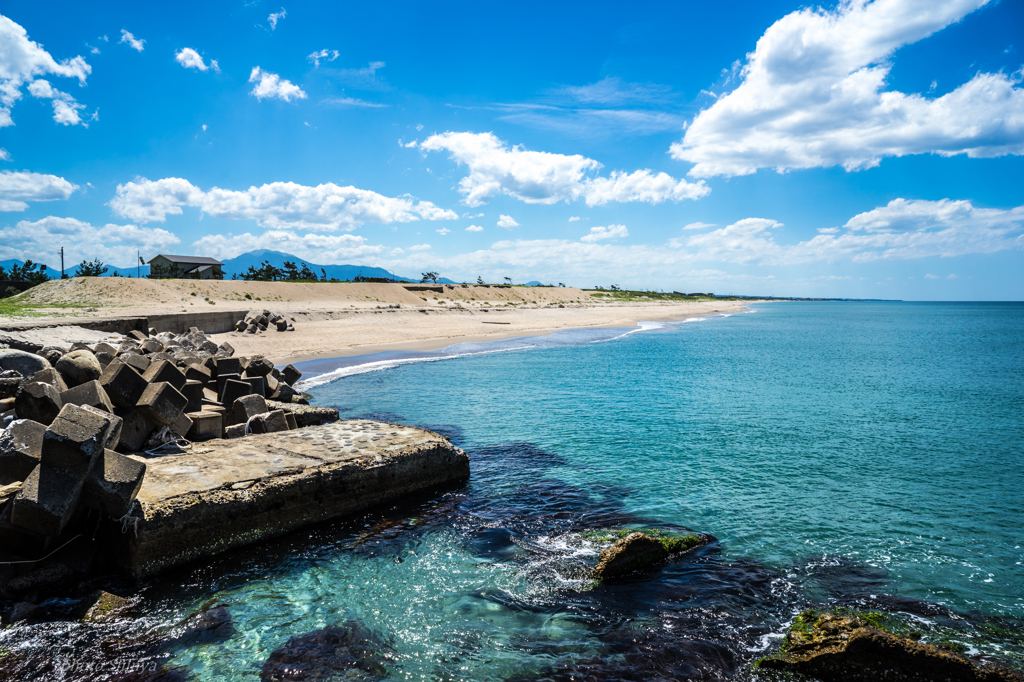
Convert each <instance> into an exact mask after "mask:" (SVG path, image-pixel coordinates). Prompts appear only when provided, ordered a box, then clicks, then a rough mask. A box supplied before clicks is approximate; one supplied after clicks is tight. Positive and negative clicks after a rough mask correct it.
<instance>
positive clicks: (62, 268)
mask: <svg viewBox="0 0 1024 682" xmlns="http://www.w3.org/2000/svg"><path fill="white" fill-rule="evenodd" d="M60 278H61V279H67V278H68V276H67V275H65V274H64V247H63V246H62V247H60Z"/></svg>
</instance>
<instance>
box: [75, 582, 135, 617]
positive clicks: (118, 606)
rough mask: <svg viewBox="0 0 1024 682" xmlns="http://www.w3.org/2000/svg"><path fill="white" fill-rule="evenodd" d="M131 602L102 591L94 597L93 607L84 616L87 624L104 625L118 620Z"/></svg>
mask: <svg viewBox="0 0 1024 682" xmlns="http://www.w3.org/2000/svg"><path fill="white" fill-rule="evenodd" d="M129 605H130V602H129V601H128V600H127V599H125V598H124V597H119V596H117V595H116V594H111V593H110V592H104V591H103V590H100V591H98V592H96V593H95V594H94V595H93V596H92V605H91V606H90V607H89V610H88V611H86V612H85V615H84V616H82V620H83V621H85V622H87V623H102V622H104V621H108V620H113V619H115V618H117V616H118V614H119V613H120V612H121V611H124V610H125V609H126V608H128V606H129Z"/></svg>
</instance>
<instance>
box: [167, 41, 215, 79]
mask: <svg viewBox="0 0 1024 682" xmlns="http://www.w3.org/2000/svg"><path fill="white" fill-rule="evenodd" d="M174 60H175V61H176V62H178V63H179V64H181V65H182V66H184V67H185V68H186V69H197V70H199V71H208V70H209V69H213V70H214V71H216V72H217V73H220V65H218V64H217V60H216V59H211V60H210V63H209V65H207V64H206V62H204V61H203V57H202V55H200V54H199V53H198V52H196V51H195V50H193V49H192V48H191V47H183V48H182V49H181V51H180V52H175V53H174Z"/></svg>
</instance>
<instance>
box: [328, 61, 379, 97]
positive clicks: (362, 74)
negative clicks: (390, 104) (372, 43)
mask: <svg viewBox="0 0 1024 682" xmlns="http://www.w3.org/2000/svg"><path fill="white" fill-rule="evenodd" d="M385 66H387V65H386V64H385V63H384V62H370V63H369V64H368V65H367V66H365V67H363V68H361V69H330V70H327V69H325V71H326V72H327V73H328V74H329V75H330V76H331V80H333V81H335V82H337V83H340V84H342V85H347V86H348V87H350V88H355V89H356V90H390V89H391V86H390V85H388V84H387V83H386V82H384V80H382V79H381V78H380V77H378V76H377V72H378V71H379V70H380V69H383V68H384V67H385Z"/></svg>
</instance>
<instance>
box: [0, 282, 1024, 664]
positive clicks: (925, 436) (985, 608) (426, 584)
mask: <svg viewBox="0 0 1024 682" xmlns="http://www.w3.org/2000/svg"><path fill="white" fill-rule="evenodd" d="M298 367H299V369H300V370H302V371H303V373H304V376H303V381H304V384H303V385H304V387H305V390H306V391H308V392H309V393H310V394H311V395H312V396H313V400H312V402H313V403H314V404H317V405H324V406H333V407H337V408H338V409H339V410H340V412H341V414H342V417H343V418H371V419H380V420H385V421H389V422H397V423H402V424H412V425H416V426H421V427H424V428H427V429H430V430H433V431H436V432H439V433H441V434H443V435H445V436H448V437H449V438H450V439H451V441H452V442H453V443H454V444H456V445H458V446H459V447H461V448H463V449H464V450H465V451H466V452H467V453H468V454H469V456H470V459H471V470H472V473H471V476H470V479H469V481H468V482H467V483H466V484H464V485H461V486H456V487H453V488H450V489H445V490H440V491H436V492H435V493H434V494H431V495H425V496H423V497H421V498H415V499H408V500H404V501H402V502H401V503H399V504H395V505H392V506H389V507H387V508H382V509H376V510H374V511H372V512H369V513H366V514H363V515H360V516H358V517H357V518H354V519H346V520H343V521H337V522H332V523H327V524H323V525H320V526H317V527H315V528H311V529H305V530H302V531H299V532H295V533H293V534H291V535H290V536H288V537H286V538H283V539H281V540H278V541H275V542H272V543H269V544H263V545H260V546H257V547H252V548H248V549H244V550H240V551H236V552H232V553H230V554H227V555H224V556H221V557H219V558H216V559H214V560H210V561H207V562H202V563H199V564H194V565H190V566H188V567H185V568H182V569H178V570H176V571H174V572H172V573H170V574H167V575H164V576H162V577H161V578H159V579H154V580H152V581H150V582H148V583H145V584H143V585H141V586H135V587H130V588H126V589H130V590H132V598H133V600H134V604H135V605H134V607H133V610H132V618H130V619H124V620H120V621H116V622H113V623H104V624H92V625H88V624H81V623H78V622H72V621H58V622H54V623H49V624H47V625H32V626H28V625H16V626H13V627H9V628H6V629H4V630H2V631H0V659H2V657H3V656H4V655H5V654H4V652H7V654H6V655H11V654H12V653H16V654H18V655H19V656H21V657H22V658H23V659H24V660H25V661H26V663H25V664H24V667H22V668H21V669H20V670H21V672H23V673H24V674H25V675H26V678H25V679H33V678H34V679H161V680H164V679H167V680H177V679H181V680H197V681H198V680H204V681H205V680H225V681H227V680H285V679H287V680H293V679H295V680H298V679H310V680H312V679H317V680H330V679H339V680H341V679H344V680H378V679H380V680H383V679H388V680H515V681H519V680H644V681H650V680H769V679H775V678H771V677H768V676H766V674H765V673H762V672H760V671H759V670H758V668H757V667H756V665H755V664H756V661H757V660H759V659H760V658H761V657H764V656H766V655H770V654H772V653H773V652H775V651H777V650H778V647H779V646H780V644H781V642H782V638H783V636H784V633H785V631H786V629H787V627H788V626H789V625H790V624H791V623H792V622H793V619H794V618H795V617H796V616H797V615H798V614H799V613H800V612H801V611H802V610H804V609H807V608H837V607H838V608H846V609H851V610H855V611H872V612H880V613H882V614H883V615H885V616H886V617H887V618H889V619H891V622H893V623H894V624H895V625H894V626H895V627H898V628H901V629H902V631H906V632H911V631H912V632H915V633H917V635H918V636H920V637H921V638H922V640H923V641H926V642H932V643H937V644H941V645H943V646H947V647H951V648H953V649H955V650H958V651H961V652H963V653H965V654H967V655H970V656H974V657H976V658H977V659H979V660H986V661H993V662H998V663H1001V664H1003V665H1007V666H1010V667H1014V668H1018V669H1020V668H1024V533H1022V529H1024V304H1021V303H903V302H772V303H752V304H751V305H750V306H749V310H748V311H746V312H740V313H735V314H715V315H708V316H705V317H700V318H692V319H689V320H686V321H683V322H671V323H665V322H663V323H655V322H645V323H642V324H641V325H640V326H639V327H637V328H628V329H576V330H564V331H559V332H555V333H553V334H550V335H545V336H535V337H522V338H515V339H507V340H503V341H496V342H489V343H474V344H458V345H454V346H452V347H450V348H447V349H445V350H444V351H439V352H431V353H381V354H376V355H373V356H364V357H360V358H343V359H334V360H320V361H314V362H309V363H303V364H300V365H299V366H298ZM627 529H651V530H655V531H664V532H694V533H699V534H704V535H705V536H706V537H707V543H706V544H705V545H704V546H702V547H701V548H699V549H697V550H693V551H691V552H688V553H685V554H682V555H679V556H676V557H673V558H672V559H670V560H669V561H667V562H665V563H664V564H663V565H660V566H656V567H654V568H653V569H652V570H650V571H649V572H646V573H641V574H637V575H634V576H631V577H629V578H626V579H622V580H618V581H612V582H605V583H595V582H594V581H592V580H590V577H589V572H590V570H591V568H592V567H593V566H594V565H595V563H596V561H597V555H598V553H599V552H600V550H601V548H602V547H604V546H607V543H605V544H602V542H601V538H602V537H605V536H604V535H602V534H603V533H607V532H610V531H622V530H627ZM33 661H34V662H33ZM32 666H35V667H34V668H33V667H32ZM40 671H42V673H40ZM44 673H45V674H44ZM117 675H127V677H117ZM133 675H134V676H133ZM289 675H291V676H289ZM47 676H49V677H47Z"/></svg>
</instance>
